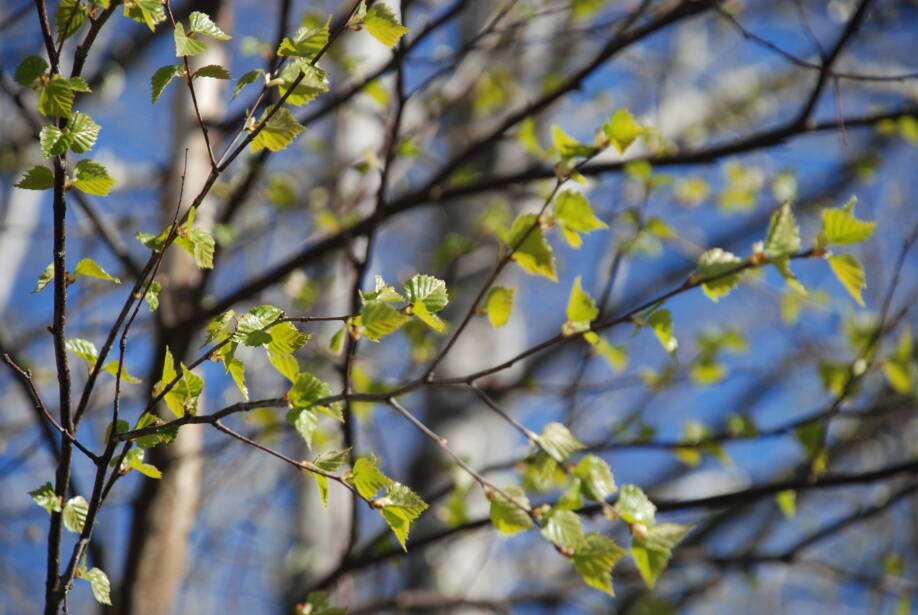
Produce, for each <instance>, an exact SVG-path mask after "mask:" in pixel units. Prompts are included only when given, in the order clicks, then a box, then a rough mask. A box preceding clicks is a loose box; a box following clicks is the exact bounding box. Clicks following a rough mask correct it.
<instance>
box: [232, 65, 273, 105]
mask: <svg viewBox="0 0 918 615" xmlns="http://www.w3.org/2000/svg"><path fill="white" fill-rule="evenodd" d="M264 74H265V71H264V69H261V68H256V69H255V70H250V71H249V72H247V73H245V74H244V75H242V76H241V77H239V79H237V80H236V87H234V88H233V98H234V99H235V98H236V96H238V95H239V92H241V91H242V88H244V87H245V86H247V85H249V84H250V83H255V80H256V79H258V78H259V77H261V76H262V75H264Z"/></svg>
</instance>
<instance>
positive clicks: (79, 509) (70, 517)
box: [62, 495, 89, 534]
mask: <svg viewBox="0 0 918 615" xmlns="http://www.w3.org/2000/svg"><path fill="white" fill-rule="evenodd" d="M88 513H89V502H87V501H86V498H84V497H83V496H82V495H78V496H74V497H72V498H70V499H69V500H67V503H66V504H65V505H64V510H63V513H62V519H63V521H64V527H65V528H67V529H68V530H69V531H71V532H73V533H75V534H79V533H80V532H82V531H83V525H84V524H85V523H86V515H87V514H88Z"/></svg>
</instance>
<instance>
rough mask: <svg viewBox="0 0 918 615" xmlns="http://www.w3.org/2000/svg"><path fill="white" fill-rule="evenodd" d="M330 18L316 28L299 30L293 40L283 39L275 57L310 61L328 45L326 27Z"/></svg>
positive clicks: (307, 27) (308, 27) (329, 22)
mask: <svg viewBox="0 0 918 615" xmlns="http://www.w3.org/2000/svg"><path fill="white" fill-rule="evenodd" d="M330 25H331V16H329V17H328V19H327V20H325V23H324V24H322V25H321V26H318V27H310V26H308V25H306V26H303V27H301V28H299V29H298V30H297V31H296V34H294V35H293V38H289V37H284V39H283V40H282V41H281V44H280V45H279V46H278V48H277V55H279V56H287V57H291V56H294V57H299V58H303V59H305V60H312V59H313V58H314V57H315V56H316V54H318V53H319V51H321V50H322V48H323V47H325V46H326V45H327V44H328V27H329V26H330Z"/></svg>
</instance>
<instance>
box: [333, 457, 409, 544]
mask: <svg viewBox="0 0 918 615" xmlns="http://www.w3.org/2000/svg"><path fill="white" fill-rule="evenodd" d="M348 480H349V482H350V483H351V484H352V485H354V488H355V489H357V492H358V493H359V494H360V496H361V497H362V498H364V499H365V500H369V501H370V504H371V506H373V508H376V509H377V510H379V514H380V515H382V517H383V519H385V520H386V523H387V524H388V525H389V528H390V529H391V530H392V533H394V534H395V537H396V538H397V539H398V542H399V544H400V545H401V546H402V548H403V549H405V550H406V551H407V550H408V549H407V547H406V546H405V541H406V540H407V538H408V532H409V530H410V529H411V524H412V523H413V522H414V520H415V519H417V518H418V517H419V516H420V514H421V513H422V512H424V511H425V510H427V503H426V502H424V500H422V499H421V497H420V496H419V495H418V494H416V493H415V492H414V491H412V490H411V489H409V488H408V487H406V486H405V485H403V484H401V483H398V482H396V481H394V480H392V479H391V478H389V477H388V476H386V475H385V474H383V473H382V472H381V471H380V469H379V467H377V464H376V458H375V457H374V456H372V455H371V456H365V457H360V458H359V459H357V461H356V462H354V466H353V469H352V470H351V474H350V476H349V477H348ZM380 490H382V492H383V493H382V495H380V496H379V497H375V496H376V495H377V494H378V493H379V491H380Z"/></svg>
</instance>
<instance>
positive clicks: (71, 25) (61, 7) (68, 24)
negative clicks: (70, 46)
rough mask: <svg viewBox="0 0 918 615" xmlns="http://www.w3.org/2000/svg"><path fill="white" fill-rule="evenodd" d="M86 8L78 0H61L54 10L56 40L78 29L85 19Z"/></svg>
mask: <svg viewBox="0 0 918 615" xmlns="http://www.w3.org/2000/svg"><path fill="white" fill-rule="evenodd" d="M87 13H88V10H87V8H86V5H84V4H83V3H82V2H80V0H61V1H60V2H59V3H58V5H57V8H56V9H55V10H54V25H55V27H56V28H57V41H58V43H60V42H61V41H64V40H66V39H68V38H70V37H71V36H73V33H74V32H76V31H77V30H79V28H80V26H81V25H83V21H84V20H85V19H86V15H87Z"/></svg>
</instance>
